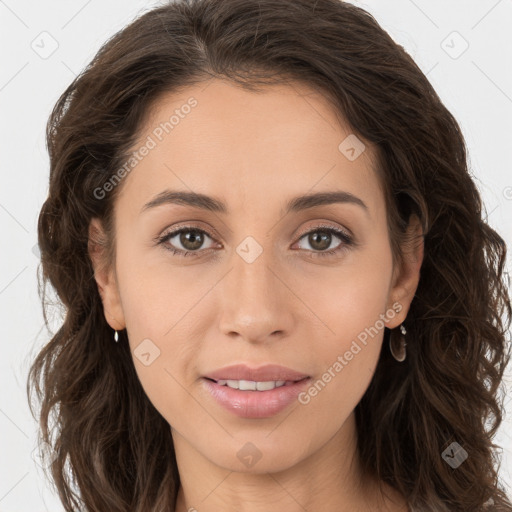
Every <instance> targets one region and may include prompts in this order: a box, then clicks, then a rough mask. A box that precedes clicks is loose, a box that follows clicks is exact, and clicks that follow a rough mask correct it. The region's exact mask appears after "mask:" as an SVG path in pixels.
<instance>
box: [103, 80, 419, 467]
mask: <svg viewBox="0 0 512 512" xmlns="http://www.w3.org/2000/svg"><path fill="white" fill-rule="evenodd" d="M173 116H174V117H173ZM142 133H143V134H142V136H141V137H140V141H139V143H138V144H137V145H136V146H134V148H133V149H134V151H136V155H135V156H134V158H136V161H137V163H136V165H135V166H133V164H134V162H135V160H132V161H131V164H130V163H128V166H127V167H126V168H125V172H124V173H123V172H122V171H121V172H120V175H121V176H123V174H124V177H123V178H122V182H121V185H119V186H121V187H122V188H121V190H120V195H119V196H118V198H117V202H116V205H115V230H116V253H117V255H116V261H115V274H113V273H112V272H110V273H107V274H105V275H102V274H101V273H99V272H98V273H97V275H96V278H97V280H98V285H99V288H100V291H101V294H102V298H103V301H104V306H105V315H106V318H107V320H108V322H109V324H110V325H111V326H112V327H113V328H115V329H122V328H126V329H127V334H128V338H129V343H130V349H131V351H132V354H133V361H134V365H135V368H136V371H137V374H138V377H139V379H140V382H141V384H142V386H143V388H144V390H145V392H146V394H147V396H148V398H149V399H150V400H151V402H152V403H153V404H154V406H155V407H156V409H157V410H158V411H159V412H160V413H161V415H162V416H163V417H164V418H165V419H166V420H167V421H168V422H169V424H170V425H171V426H172V429H173V437H174V440H175V444H178V445H179V446H178V447H177V450H189V452H194V453H195V454H196V455H198V456H201V457H204V458H205V459H208V460H209V461H213V463H215V464H216V465H218V466H221V467H224V468H227V469H230V470H234V471H254V472H263V471H269V470H280V469H285V468H289V467H291V466H292V465H294V464H297V463H299V462H300V461H301V460H304V459H306V458H307V457H309V456H310V455H312V454H314V453H315V452H317V451H318V450H320V449H321V448H322V447H324V446H326V444H327V443H328V441H329V440H331V439H332V438H333V436H335V435H338V436H342V435H348V433H349V426H350V427H353V410H354V408H355V406H356V405H357V403H358V402H359V400H360V399H361V397H362V395H363V394H364V392H365V390H366V388H367V387H368V385H369V383H370V380H371V378H372V375H373V373H374V371H375V367H376V364H377V360H378V357H379V352H380V350H381V344H382V338H383V332H384V330H383V327H384V325H386V326H387V327H388V328H394V327H396V326H398V325H400V323H401V322H402V321H403V320H404V319H405V317H406V314H407V310H408V307H409V304H410V301H411V300H412V297H413V296H414V292H415V289H416V285H417V279H418V275H419V265H420V264H421V258H420V259H419V260H417V261H416V263H415V264H411V265H410V266H409V267H405V266H404V268H403V269H394V268H393V265H392V257H391V247H390V241H389V237H388V229H387V224H386V209H385V201H384V195H383V192H382V190H381V188H380V185H379V181H378V179H377V175H376V174H375V172H374V170H373V169H372V160H371V154H372V153H371V151H372V148H371V147H370V146H368V145H367V146H366V147H364V146H363V145H362V142H361V141H360V140H359V139H357V138H356V137H355V136H354V135H353V134H351V131H350V130H349V129H346V128H343V127H341V126H340V125H339V122H338V121H337V118H336V117H335V115H334V113H333V110H332V108H331V107H330V106H329V104H328V103H327V101H326V100H325V99H323V97H322V96H321V95H319V94H317V93H314V92H313V91H311V90H309V89H307V88H306V87H304V86H300V85H298V84H295V85H294V86H293V87H292V86H285V85H282V86H272V87H267V88H266V89H265V90H264V92H262V93H253V92H249V91H246V90H243V89H241V88H239V87H237V86H235V85H231V84H229V83H227V82H225V81H220V80H212V81H210V82H206V83H202V84H199V85H197V86H194V87H190V88H188V89H187V90H185V91H184V92H182V93H179V94H178V93H174V94H167V95H166V96H164V97H163V98H162V99H161V100H160V101H159V102H158V103H157V104H156V105H155V108H154V109H153V110H152V113H151V116H150V117H149V118H148V120H147V122H146V124H145V127H144V130H143V132H142ZM143 147H145V148H146V149H143ZM130 166H133V168H131V167H130ZM128 168H129V171H127V170H126V169H128ZM112 186H114V185H112ZM107 193H108V191H107ZM177 193H182V194H184V195H186V197H185V198H182V199H179V197H178V196H177V195H176V194H177ZM334 193H336V194H338V195H337V196H334V195H333V196H323V197H322V196H321V194H334ZM171 194H175V195H174V196H172V195H171ZM195 194H197V195H198V196H194V195H195ZM317 194H319V196H318V197H317V200H315V199H312V198H313V197H315V196H316V195H317ZM199 195H200V196H199ZM206 196H207V198H206ZM302 196H307V197H310V198H309V199H304V198H303V199H300V200H298V199H297V198H299V197H302ZM173 197H174V199H173ZM194 197H196V198H195V200H194V201H193V202H194V204H192V203H190V204H189V201H191V199H193V198H194ZM329 197H330V199H329ZM187 198H188V199H187ZM208 198H209V199H208ZM94 222H96V221H94ZM97 226H99V224H98V225H97ZM179 229H182V230H183V232H182V233H181V234H180V233H177V234H176V233H174V234H173V232H176V231H177V230H179ZM173 249H175V250H176V251H178V252H177V253H176V254H173V252H172V250H173ZM185 250H187V251H188V254H187V255H186V256H183V255H182V254H181V252H180V251H185ZM386 349H387V347H386ZM397 364H398V363H397ZM232 365H244V366H245V367H247V368H245V369H244V368H242V369H241V370H239V372H237V370H236V369H235V373H228V372H227V371H226V370H224V369H225V368H226V367H229V366H232ZM266 365H279V366H282V367H285V368H286V369H288V370H287V371H284V373H283V371H282V370H275V368H274V369H272V368H269V369H268V370H269V371H268V372H265V371H262V372H261V373H251V372H250V370H257V369H260V368H261V367H264V366H266ZM263 370H265V368H263ZM303 377H306V378H305V379H303V380H301V381H300V382H297V381H299V380H300V379H302V378H303ZM226 380H233V381H236V382H229V383H225V382H223V381H226ZM283 380H284V381H285V385H284V386H282V384H283V382H282V381H283ZM239 381H247V382H242V383H240V382H239ZM278 381H281V382H278ZM253 382H258V383H259V384H253ZM263 383H265V384H263ZM237 385H238V386H241V387H242V388H245V387H248V388H249V389H242V390H240V389H238V390H236V389H232V388H231V386H233V387H236V386H237ZM254 386H256V388H259V389H256V390H254V389H253V388H254ZM274 386H277V387H274ZM272 387H274V389H268V388H272ZM348 420H350V421H348ZM185 447H186V448H185Z"/></svg>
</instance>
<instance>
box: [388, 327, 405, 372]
mask: <svg viewBox="0 0 512 512" xmlns="http://www.w3.org/2000/svg"><path fill="white" fill-rule="evenodd" d="M400 333H401V334H398V333H397V332H396V329H393V330H392V331H391V332H390V333H389V350H390V352H391V355H392V356H393V357H394V358H395V360H396V361H398V362H399V363H401V362H403V361H405V358H406V356H407V350H406V348H405V347H406V345H407V343H406V341H405V335H406V333H407V331H406V330H405V327H404V325H403V324H402V325H400Z"/></svg>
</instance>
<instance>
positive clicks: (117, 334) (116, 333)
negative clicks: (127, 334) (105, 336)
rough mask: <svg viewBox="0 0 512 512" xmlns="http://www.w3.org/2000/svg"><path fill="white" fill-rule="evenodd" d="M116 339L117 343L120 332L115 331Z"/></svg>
mask: <svg viewBox="0 0 512 512" xmlns="http://www.w3.org/2000/svg"><path fill="white" fill-rule="evenodd" d="M114 341H115V342H116V343H117V342H118V341H119V333H118V332H117V331H114Z"/></svg>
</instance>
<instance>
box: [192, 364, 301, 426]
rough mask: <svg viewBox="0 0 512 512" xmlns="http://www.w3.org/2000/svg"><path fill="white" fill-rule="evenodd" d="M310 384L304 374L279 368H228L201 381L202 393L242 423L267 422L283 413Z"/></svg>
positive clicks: (244, 366) (240, 366)
mask: <svg viewBox="0 0 512 512" xmlns="http://www.w3.org/2000/svg"><path fill="white" fill-rule="evenodd" d="M310 381H311V378H310V377H309V376H308V375H306V374H305V373H301V372H298V371H296V370H292V369H290V368H286V367H284V366H279V365H265V366H262V367H260V368H250V367H248V366H246V365H234V366H228V367H225V368H221V369H219V370H216V371H213V372H208V373H207V374H206V375H205V376H204V377H203V378H202V383H203V386H204V389H205V391H206V392H207V394H208V395H209V396H210V397H211V398H213V400H214V401H215V402H216V403H217V404H219V405H220V406H221V407H223V408H224V409H226V410H228V411H229V412H231V413H232V414H235V415H236V416H239V417H241V418H246V419H263V418H270V417H272V416H274V415H276V414H278V413H280V412H282V411H284V410H285V409H287V408H288V407H289V406H291V405H292V404H293V403H294V402H296V401H297V396H298V395H299V393H300V392H301V391H302V390H304V389H305V387H307V386H308V385H309V382H310ZM278 383H279V386H277V384H278ZM272 384H274V385H272ZM240 385H241V387H240V389H238V387H239V386H240ZM233 386H234V387H233ZM255 386H256V387H257V389H254V387H255Z"/></svg>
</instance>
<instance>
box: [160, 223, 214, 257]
mask: <svg viewBox="0 0 512 512" xmlns="http://www.w3.org/2000/svg"><path fill="white" fill-rule="evenodd" d="M206 239H210V240H212V237H211V236H210V235H209V234H208V233H207V232H206V231H204V230H202V229H198V228H194V227H183V228H180V229H178V230H176V231H172V232H171V233H168V234H166V235H164V236H163V237H162V238H160V239H159V243H161V244H163V245H164V246H166V247H168V249H169V250H170V251H172V252H173V253H174V254H179V255H182V256H187V255H194V256H195V255H196V254H193V253H199V252H201V251H202V250H206V249H210V248H211V247H212V244H211V243H210V246H208V247H203V245H204V243H205V241H206Z"/></svg>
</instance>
